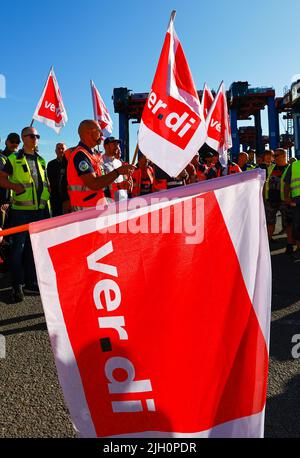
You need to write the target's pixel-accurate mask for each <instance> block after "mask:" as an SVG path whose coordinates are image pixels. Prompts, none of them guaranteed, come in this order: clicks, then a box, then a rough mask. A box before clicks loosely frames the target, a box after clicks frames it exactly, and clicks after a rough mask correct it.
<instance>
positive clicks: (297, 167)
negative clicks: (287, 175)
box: [291, 161, 300, 199]
mask: <svg viewBox="0 0 300 458" xmlns="http://www.w3.org/2000/svg"><path fill="white" fill-rule="evenodd" d="M291 167H292V176H291V197H292V199H293V198H294V197H298V196H300V161H295V162H293V163H292V166H291Z"/></svg>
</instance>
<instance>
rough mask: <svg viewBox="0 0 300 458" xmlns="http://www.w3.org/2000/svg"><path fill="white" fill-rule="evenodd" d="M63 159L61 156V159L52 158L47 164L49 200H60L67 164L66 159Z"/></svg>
mask: <svg viewBox="0 0 300 458" xmlns="http://www.w3.org/2000/svg"><path fill="white" fill-rule="evenodd" d="M63 159H64V158H62V160H61V161H59V160H58V159H54V160H53V161H50V162H49V163H48V165H47V175H48V180H49V183H50V190H51V200H55V201H62V195H63V190H62V181H63V177H64V176H65V174H66V166H67V162H66V160H63Z"/></svg>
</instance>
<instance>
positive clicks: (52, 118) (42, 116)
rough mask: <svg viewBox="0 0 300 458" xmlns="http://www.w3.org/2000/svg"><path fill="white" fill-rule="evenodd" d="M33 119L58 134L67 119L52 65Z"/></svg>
mask: <svg viewBox="0 0 300 458" xmlns="http://www.w3.org/2000/svg"><path fill="white" fill-rule="evenodd" d="M33 119H35V120H36V121H39V122H41V123H43V124H46V126H48V127H51V128H52V129H54V130H55V132H56V133H57V134H58V133H59V132H60V129H61V128H62V127H63V126H64V125H65V124H66V122H67V121H68V116H67V112H66V110H65V107H64V104H63V100H62V97H61V93H60V90H59V87H58V83H57V79H56V76H55V73H54V69H53V67H51V69H50V73H49V75H48V78H47V82H46V85H45V88H44V90H43V93H42V96H41V98H40V100H39V103H38V104H37V107H36V109H35V112H34V115H33Z"/></svg>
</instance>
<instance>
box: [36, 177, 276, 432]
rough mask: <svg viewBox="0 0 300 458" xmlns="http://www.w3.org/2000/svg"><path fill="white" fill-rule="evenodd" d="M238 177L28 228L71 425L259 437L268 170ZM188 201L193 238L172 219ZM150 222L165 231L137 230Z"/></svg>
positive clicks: (264, 369)
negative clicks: (264, 193) (167, 227)
mask: <svg viewBox="0 0 300 458" xmlns="http://www.w3.org/2000/svg"><path fill="white" fill-rule="evenodd" d="M240 175H241V174H237V175H231V176H228V177H222V178H220V179H219V180H211V181H208V182H203V183H199V184H196V185H194V186H189V187H187V188H186V189H180V188H177V189H175V190H172V191H166V192H164V193H161V195H160V197H161V198H162V201H159V200H158V201H157V202H156V203H155V204H154V203H152V204H150V201H149V200H148V204H149V205H148V204H147V203H146V204H145V205H144V206H141V200H140V199H132V200H131V201H128V202H126V203H123V207H120V211H119V213H118V218H119V219H118V220H117V223H116V219H115V218H116V215H115V214H114V211H115V210H114V209H115V207H113V206H111V207H110V212H111V214H106V213H103V214H102V215H101V212H100V213H99V211H96V210H94V209H93V210H87V211H84V212H78V213H76V214H73V215H68V216H64V217H62V218H56V219H55V220H54V221H43V222H39V223H34V224H32V225H30V232H31V241H32V246H33V250H34V256H35V262H36V267H37V273H38V280H39V286H40V289H41V297H42V302H43V306H44V311H45V316H46V320H47V327H48V331H49V334H50V339H51V344H52V348H53V352H54V356H55V360H56V366H57V371H58V376H59V380H60V383H61V386H62V389H63V392H64V396H65V401H66V403H67V405H68V408H69V410H70V413H71V417H72V421H73V423H74V425H75V427H76V429H77V431H78V433H79V435H81V436H83V437H112V436H113V437H116V436H123V437H261V436H262V435H263V429H264V408H265V402H266V386H267V373H268V342H269V325H270V304H271V298H270V284H271V271H270V255H269V250H268V239H267V234H266V229H265V216H264V208H263V202H262V198H261V192H262V186H263V183H264V177H263V171H261V170H260V169H258V170H254V171H253V172H249V173H248V174H247V175H246V176H244V175H243V179H242V178H241V177H240ZM150 198H151V197H150V196H149V198H148V199H150ZM166 198H167V199H166ZM168 199H173V200H170V201H168ZM174 199H175V200H174ZM127 205H129V209H128V211H125V210H124V208H125V206H127ZM186 205H188V207H186ZM183 207H184V211H183V210H182V209H183ZM122 208H123V209H122ZM186 208H189V212H188V214H189V215H190V217H192V219H193V221H196V225H195V228H201V234H200V237H198V238H197V240H195V241H196V242H197V243H191V242H192V241H193V240H191V239H190V238H189V237H192V231H191V230H189V229H188V227H189V226H188V225H185V224H184V227H183V230H182V231H181V232H180V231H175V229H174V230H172V228H175V227H177V228H178V227H179V226H180V224H179V223H180V221H182V214H185V209H186ZM236 208H239V212H236V211H235V209H236ZM163 211H169V215H170V227H171V230H169V231H167V230H166V231H164V230H163V222H162V221H163V218H162V214H163ZM201 212H202V213H201ZM158 216H160V217H161V219H160V218H158ZM152 220H153V221H154V222H156V223H157V222H158V221H161V223H159V224H158V227H156V229H159V230H156V231H153V230H152V232H150V231H148V233H147V232H146V231H145V230H143V231H141V230H140V231H139V230H138V229H139V228H141V226H143V227H144V229H145V227H146V226H147V224H149V225H150V223H151V221H152ZM151 227H152V226H151ZM126 228H127V229H128V230H126ZM192 238H193V237H192ZM216 246H218V250H216V249H215V247H216ZM249 246H251V250H249V249H248V247H249ZM216 266H217V270H216ZM204 277H205V287H203V288H201V290H199V287H198V285H199V278H204ZM218 279H222V283H221V286H220V287H216V282H218Z"/></svg>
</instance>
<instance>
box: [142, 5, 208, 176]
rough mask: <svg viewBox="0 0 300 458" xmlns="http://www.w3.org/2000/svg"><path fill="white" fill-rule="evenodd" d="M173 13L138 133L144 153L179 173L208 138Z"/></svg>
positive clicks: (167, 168)
mask: <svg viewBox="0 0 300 458" xmlns="http://www.w3.org/2000/svg"><path fill="white" fill-rule="evenodd" d="M174 15H175V12H173V13H172V15H171V19H170V23H169V28H168V31H167V34H166V37H165V41H164V44H163V48H162V51H161V55H160V58H159V62H158V66H157V69H156V73H155V77H154V81H153V83H152V88H151V91H150V93H149V96H148V99H147V102H146V104H145V107H144V110H143V114H142V119H141V123H140V128H139V133H138V145H139V149H140V150H141V151H142V153H143V154H144V155H145V156H146V157H148V158H149V159H151V161H153V162H154V163H155V164H157V165H158V166H159V167H161V168H162V169H163V170H164V171H165V172H167V173H168V174H169V175H170V176H177V175H178V174H179V173H180V172H181V171H182V170H183V169H184V168H185V166H186V165H187V164H188V162H189V161H190V160H191V159H192V158H193V157H194V155H195V154H196V152H197V151H198V150H199V148H200V147H201V146H202V145H203V143H204V142H205V139H206V125H205V121H204V118H203V113H202V107H201V104H200V100H199V97H198V93H197V91H196V88H195V84H194V81H193V77H192V74H191V71H190V69H189V66H188V63H187V60H186V57H185V55H184V52H183V49H182V46H181V43H180V41H179V39H178V37H177V35H176V32H175V29H174V24H173V19H174Z"/></svg>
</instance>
